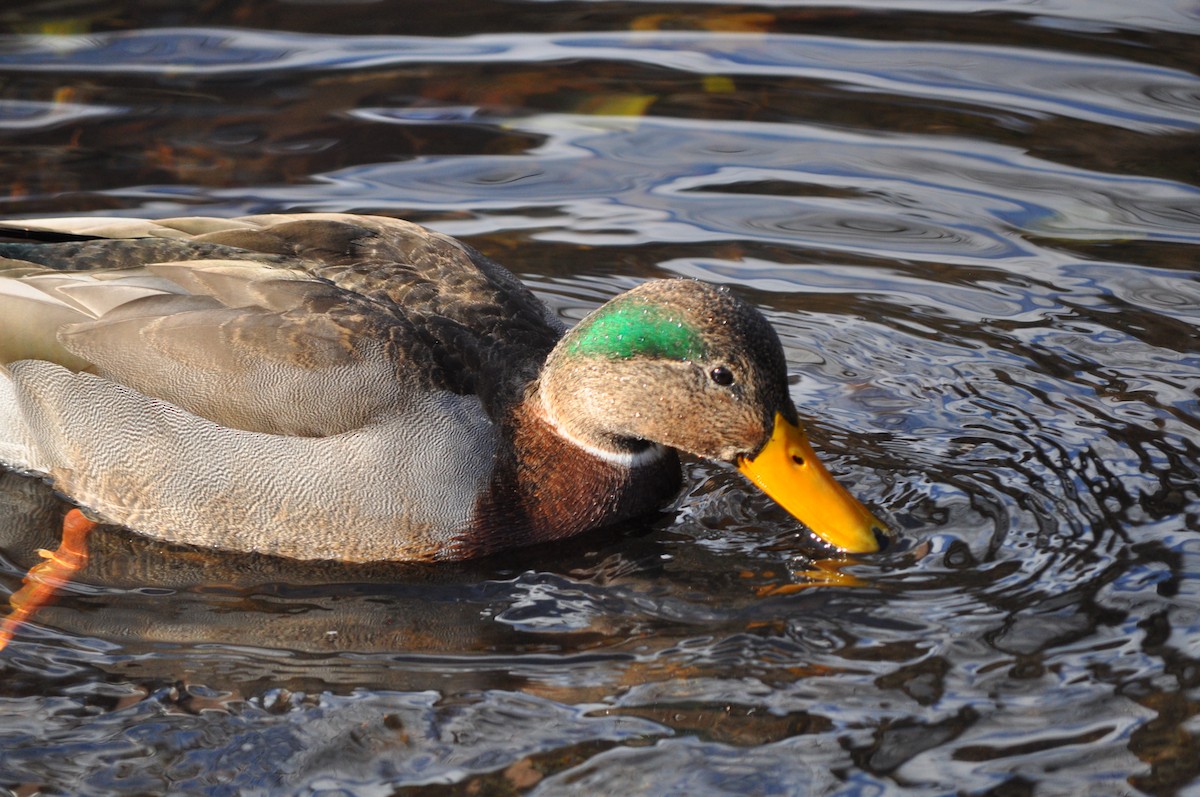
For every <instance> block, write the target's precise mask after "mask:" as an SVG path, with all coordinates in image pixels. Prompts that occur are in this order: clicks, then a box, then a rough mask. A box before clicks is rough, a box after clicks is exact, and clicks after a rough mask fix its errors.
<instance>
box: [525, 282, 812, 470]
mask: <svg viewBox="0 0 1200 797" xmlns="http://www.w3.org/2000/svg"><path fill="white" fill-rule="evenodd" d="M786 384H787V383H786V364H785V360H784V357H783V350H782V348H781V347H780V345H779V340H778V338H777V337H776V335H775V332H774V330H773V329H772V328H771V326H770V324H768V323H767V321H766V319H765V318H763V317H762V315H761V314H760V313H759V312H758V311H757V310H755V309H754V308H753V307H751V306H750V305H748V304H746V303H745V302H742V301H740V300H739V299H737V298H736V297H734V296H733V295H732V294H731V293H730V292H729V291H728V290H725V289H722V288H717V287H715V286H712V285H708V284H706V283H702V282H696V281H694V280H663V281H657V282H651V283H646V284H644V285H642V286H640V287H638V288H636V289H635V290H633V291H630V292H629V293H627V294H624V295H622V296H620V297H618V298H617V299H615V300H613V301H612V302H609V303H608V304H606V305H604V306H603V307H601V308H600V309H598V310H597V311H596V312H594V313H592V314H591V315H590V316H588V317H587V318H585V319H584V320H583V321H582V322H580V324H579V325H578V326H577V327H575V328H574V329H573V330H571V332H569V333H568V335H567V336H566V337H565V338H564V339H563V340H562V342H561V343H560V344H559V345H558V347H557V348H556V349H555V350H554V353H553V354H552V355H551V357H550V360H549V361H548V362H547V367H546V370H545V371H544V372H543V377H542V385H541V389H542V398H543V401H544V403H545V404H546V406H547V408H548V409H549V410H550V412H551V413H552V415H553V416H554V417H555V419H556V421H557V423H558V424H559V425H560V426H562V427H563V428H564V430H565V431H566V432H568V433H569V434H571V435H572V436H573V437H576V438H578V439H580V440H581V441H583V442H585V443H586V444H588V445H592V446H595V447H598V448H601V449H605V450H611V451H615V452H621V451H628V450H631V448H633V447H634V446H635V444H636V443H637V441H650V442H654V443H660V444H663V445H666V446H670V447H671V448H675V449H678V450H680V451H686V452H688V453H691V454H696V455H698V456H701V457H706V458H710V459H718V460H724V461H727V462H733V461H735V460H736V459H737V457H738V456H739V455H753V454H755V453H757V452H758V451H759V449H761V448H762V446H763V445H764V444H765V443H766V441H767V439H768V438H769V437H770V435H771V430H772V426H773V424H774V417H775V413H776V412H781V413H783V414H784V415H785V416H786V417H788V418H794V417H795V410H794V408H793V407H792V403H791V400H790V399H789V397H788V395H787V387H786Z"/></svg>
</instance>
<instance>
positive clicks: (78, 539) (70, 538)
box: [0, 509, 98, 650]
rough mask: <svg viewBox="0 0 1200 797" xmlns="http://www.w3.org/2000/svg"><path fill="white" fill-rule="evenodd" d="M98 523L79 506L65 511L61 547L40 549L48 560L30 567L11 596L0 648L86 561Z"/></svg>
mask: <svg viewBox="0 0 1200 797" xmlns="http://www.w3.org/2000/svg"><path fill="white" fill-rule="evenodd" d="M97 525H98V524H97V523H96V522H95V521H93V520H90V519H89V518H88V517H87V516H86V515H84V514H83V512H80V511H79V510H78V509H72V510H71V511H70V512H68V513H67V514H66V517H64V518H63V530H62V541H61V542H60V543H59V546H58V548H57V549H55V550H53V551H47V550H39V551H38V554H39V555H40V556H41V557H42V559H43V560H45V561H43V562H40V563H39V564H37V565H34V566H33V567H31V568H30V569H29V573H28V574H26V576H25V578H24V580H23V581H22V583H21V588H20V589H19V590H17V591H16V592H14V593H13V594H12V596H11V597H9V599H8V603H9V606H10V607H11V610H10V611H9V613H8V616H7V617H5V618H4V619H3V620H2V621H0V650H4V648H5V647H6V646H7V645H8V643H9V642H10V641H11V640H12V638H13V636H14V635H15V634H16V632H17V630H18V629H19V628H20V627H21V626H22V625H24V624H25V622H26V621H27V620H29V618H30V617H32V616H33V613H34V612H36V611H37V610H38V609H39V608H41V607H42V606H45V605H46V604H47V603H50V602H51V601H52V600H54V597H55V595H56V594H57V593H58V590H59V589H60V588H61V587H62V586H63V585H65V584H67V583H69V582H70V580H71V577H72V576H74V575H75V574H76V573H77V572H79V571H80V570H81V569H82V568H83V566H84V565H86V564H87V560H88V552H87V537H88V534H90V533H91V531H92V529H94V528H96V526H97Z"/></svg>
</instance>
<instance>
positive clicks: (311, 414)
mask: <svg viewBox="0 0 1200 797" xmlns="http://www.w3.org/2000/svg"><path fill="white" fill-rule="evenodd" d="M38 230H40V231H43V232H49V233H62V234H65V235H67V236H95V239H94V240H78V241H76V240H70V241H65V242H60V243H48V244H47V243H39V244H25V243H19V242H17V243H11V244H0V258H3V259H2V260H0V275H2V276H8V277H11V278H12V279H4V280H0V284H3V285H4V286H7V287H0V357H2V358H3V361H4V362H8V363H11V364H10V365H9V366H8V367H7V370H6V372H5V373H3V374H2V375H0V461H3V462H5V463H6V464H8V465H10V466H13V467H17V468H21V469H25V470H30V471H34V472H37V473H41V474H45V475H47V476H49V477H50V478H51V479H52V481H53V483H54V484H55V486H56V487H58V488H59V489H61V490H62V491H63V492H65V493H67V494H68V495H70V496H72V497H73V498H74V499H75V500H76V501H78V502H79V503H81V504H83V505H84V506H86V507H89V508H90V509H92V510H94V511H96V512H98V513H99V514H100V515H102V516H103V517H104V518H106V519H108V520H110V521H113V522H116V523H119V524H122V525H126V526H129V527H131V528H134V529H138V530H140V531H143V532H145V533H148V534H151V535H152V536H156V537H159V538H162V539H167V540H170V541H174V542H183V543H194V544H197V545H205V546H212V547H220V548H226V549H230V548H232V549H235V550H246V551H259V552H264V553H272V554H279V555H284V556H291V557H297V558H337V559H345V560H379V559H395V558H406V559H416V558H440V557H442V556H443V555H446V554H447V552H449V551H452V550H453V547H454V546H453V544H452V543H451V541H452V540H454V539H456V538H457V537H459V536H461V535H463V534H465V533H466V532H467V531H468V530H469V529H470V527H471V525H472V522H473V518H474V513H475V512H476V510H477V504H478V502H479V499H480V496H481V495H483V494H485V493H486V492H487V490H488V486H489V483H490V482H491V481H492V479H493V475H494V467H495V460H496V458H497V457H498V450H499V446H500V441H501V436H502V434H503V430H502V426H503V424H504V423H505V414H506V413H507V412H508V411H509V410H510V409H511V408H512V406H513V405H514V404H516V403H517V402H519V401H520V399H521V398H522V396H521V391H523V390H524V388H525V386H526V385H527V384H528V383H529V382H530V381H531V380H532V379H534V378H535V377H536V375H537V372H538V368H539V367H540V366H541V363H542V362H543V361H544V359H545V357H546V355H547V353H548V352H549V351H550V349H551V348H552V347H553V345H554V343H555V342H556V340H557V339H558V338H559V337H560V336H561V334H562V330H563V327H562V325H561V324H560V323H559V322H558V321H556V320H555V319H553V318H550V317H548V315H547V311H546V310H545V308H544V307H543V305H542V304H541V303H540V302H538V301H537V300H536V299H535V298H534V297H533V296H532V294H530V293H529V292H528V290H526V289H525V288H524V287H523V286H522V285H521V284H520V283H519V282H518V281H517V280H516V279H515V278H514V277H513V276H512V275H511V274H509V273H508V272H506V271H504V270H503V269H502V268H500V267H499V266H497V265H495V264H494V263H491V262H490V261H488V260H486V259H485V258H483V257H482V256H480V255H479V254H478V253H476V252H474V251H472V250H470V249H468V248H467V247H465V246H463V245H462V244H460V243H458V242H457V241H454V240H453V239H451V238H448V237H446V236H441V235H437V234H435V233H431V232H430V231H428V230H425V229H423V228H421V227H418V226H416V225H413V224H409V223H406V222H402V221H396V220H391V219H382V218H377V217H353V216H342V215H340V214H306V215H304V216H298V217H289V216H261V217H247V218H243V219H233V220H213V219H203V220H200V219H177V220H164V221H161V222H142V221H130V222H126V221H124V220H119V219H112V220H95V219H74V220H62V221H61V222H52V221H50V222H48V221H45V220H42V221H39V227H38ZM130 236H140V237H133V238H132V239H130V238H129V237H130ZM97 267H100V268H99V270H97ZM48 327H49V329H48ZM48 332H49V334H47V333H48ZM47 341H50V342H51V343H47ZM54 341H57V343H56V344H55V343H53V342H54ZM297 499H299V500H297ZM293 528H304V529H305V530H306V531H305V534H304V536H303V538H298V537H296V536H295V535H293V534H292V533H291V532H290V529H293Z"/></svg>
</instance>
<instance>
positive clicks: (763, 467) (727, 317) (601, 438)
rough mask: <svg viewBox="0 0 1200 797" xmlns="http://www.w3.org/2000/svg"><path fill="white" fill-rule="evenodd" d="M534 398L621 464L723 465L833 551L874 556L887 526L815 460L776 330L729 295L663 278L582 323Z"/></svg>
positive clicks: (583, 441) (555, 356)
mask: <svg viewBox="0 0 1200 797" xmlns="http://www.w3.org/2000/svg"><path fill="white" fill-rule="evenodd" d="M537 390H538V393H539V396H540V400H541V404H542V408H543V411H544V412H545V414H546V416H547V418H548V420H549V421H550V423H551V424H552V425H553V426H554V427H555V428H556V429H557V430H558V432H559V433H560V434H561V435H563V436H564V437H566V438H568V439H570V440H571V441H572V442H574V443H575V444H577V445H579V446H581V447H582V448H584V449H586V450H588V451H590V452H591V453H592V454H594V455H596V456H599V457H602V458H605V459H609V460H611V461H619V462H626V463H630V464H633V463H636V462H637V461H639V459H640V458H642V457H649V456H653V455H654V454H655V453H656V452H657V450H658V447H660V446H668V447H670V448H674V449H677V450H679V451H684V452H687V453H689V454H694V455H696V456H699V457H704V458H706V459H713V460H719V461H721V462H727V463H730V464H732V465H734V466H735V467H737V468H738V470H740V471H741V472H742V473H743V474H744V475H745V476H746V477H747V478H748V479H749V480H750V481H751V482H753V483H754V484H755V485H757V486H758V487H759V488H760V489H762V490H763V491H764V492H766V493H767V494H768V495H769V496H771V497H772V498H773V499H774V500H775V501H776V502H778V503H779V504H780V505H781V506H783V508H784V509H786V510H787V511H788V512H790V513H791V514H792V515H793V516H795V517H796V518H797V519H798V520H800V521H801V522H802V523H804V524H805V525H806V526H808V528H810V529H811V530H812V531H813V532H814V533H815V534H816V535H817V536H818V537H820V538H821V539H823V540H825V541H826V542H828V543H829V544H831V545H833V546H835V547H837V548H839V549H841V550H844V551H849V552H854V553H870V552H873V551H877V550H879V548H880V546H881V542H882V541H883V540H886V535H885V531H884V528H885V527H884V525H883V524H882V523H881V522H880V521H879V520H878V519H877V518H875V516H874V515H872V514H871V513H870V511H868V510H867V509H866V507H864V506H863V505H862V504H861V503H859V502H858V501H857V500H856V499H855V498H854V497H853V496H851V495H850V493H849V492H847V491H846V489H845V488H843V487H842V486H841V485H840V484H838V483H837V482H836V481H835V480H834V479H833V477H832V476H831V475H830V474H829V472H828V471H827V470H826V469H825V467H824V466H823V465H822V464H821V462H820V461H819V460H818V459H817V456H816V454H815V453H814V452H813V449H812V446H811V445H809V443H808V439H807V436H806V434H805V432H804V430H803V427H802V425H801V424H800V422H799V418H798V416H797V413H796V408H795V406H794V405H793V404H792V400H791V398H790V397H789V395H788V391H787V363H786V360H785V358H784V355H783V348H782V346H780V343H779V338H778V337H777V336H776V334H775V330H774V329H773V328H772V327H771V325H770V324H769V323H768V322H767V320H766V319H765V318H764V317H763V316H762V314H761V313H759V312H758V311H757V310H756V309H754V308H753V307H751V306H750V305H749V304H747V303H745V302H743V301H741V300H739V299H737V298H736V297H735V296H733V294H732V293H730V292H729V291H728V290H727V289H724V288H719V287H716V286H713V285H709V284H707V283H703V282H698V281H695V280H684V279H676V280H658V281H654V282H648V283H645V284H642V285H640V286H638V287H637V288H634V289H633V290H631V291H628V292H626V293H624V294H621V295H620V296H617V297H616V298H614V299H612V300H611V301H609V302H608V303H606V304H604V305H602V306H601V307H599V308H598V309H597V310H595V311H594V312H592V313H591V314H590V315H588V316H587V317H586V318H584V319H583V320H582V321H581V322H579V324H578V325H576V326H575V327H574V328H573V329H571V330H570V331H569V332H568V333H567V334H566V335H565V336H564V337H563V338H562V340H560V341H559V343H558V345H557V346H556V347H555V348H554V350H553V351H552V352H551V354H550V356H549V358H548V359H547V361H546V365H545V367H544V368H543V370H542V374H541V377H540V378H539V381H538V385H537Z"/></svg>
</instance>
